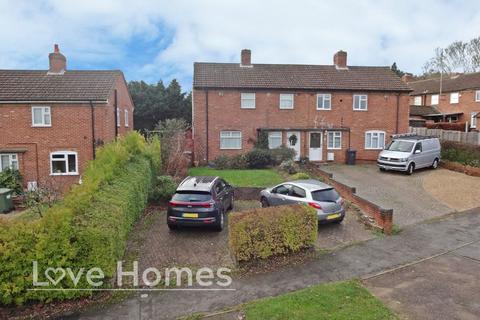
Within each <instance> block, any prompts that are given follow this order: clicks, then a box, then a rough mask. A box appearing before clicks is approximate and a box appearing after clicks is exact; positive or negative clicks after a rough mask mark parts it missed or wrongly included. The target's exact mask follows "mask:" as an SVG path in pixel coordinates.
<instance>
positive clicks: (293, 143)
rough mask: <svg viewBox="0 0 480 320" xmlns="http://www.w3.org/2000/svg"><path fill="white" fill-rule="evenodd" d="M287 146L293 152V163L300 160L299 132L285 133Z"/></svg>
mask: <svg viewBox="0 0 480 320" xmlns="http://www.w3.org/2000/svg"><path fill="white" fill-rule="evenodd" d="M287 146H288V147H289V148H292V149H293V150H295V152H296V154H295V161H298V160H300V146H301V143H300V132H298V131H289V132H287Z"/></svg>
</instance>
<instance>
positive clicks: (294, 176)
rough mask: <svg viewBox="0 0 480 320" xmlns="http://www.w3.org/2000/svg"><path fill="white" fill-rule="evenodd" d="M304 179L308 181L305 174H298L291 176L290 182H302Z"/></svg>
mask: <svg viewBox="0 0 480 320" xmlns="http://www.w3.org/2000/svg"><path fill="white" fill-rule="evenodd" d="M304 179H310V176H309V175H308V174H306V173H305V172H298V173H296V174H294V175H293V176H292V180H304Z"/></svg>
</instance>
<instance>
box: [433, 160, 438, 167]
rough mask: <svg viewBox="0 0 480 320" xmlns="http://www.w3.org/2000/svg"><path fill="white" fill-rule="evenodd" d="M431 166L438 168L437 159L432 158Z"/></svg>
mask: <svg viewBox="0 0 480 320" xmlns="http://www.w3.org/2000/svg"><path fill="white" fill-rule="evenodd" d="M432 168H433V169H437V168H438V159H435V160H433V164H432Z"/></svg>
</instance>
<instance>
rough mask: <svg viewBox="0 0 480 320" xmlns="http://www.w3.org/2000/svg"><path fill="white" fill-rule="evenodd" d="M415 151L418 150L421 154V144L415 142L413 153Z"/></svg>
mask: <svg viewBox="0 0 480 320" xmlns="http://www.w3.org/2000/svg"><path fill="white" fill-rule="evenodd" d="M417 150H420V152H422V143H421V142H417V145H416V146H415V150H414V151H413V152H416V151H417Z"/></svg>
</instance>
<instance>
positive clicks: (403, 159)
mask: <svg viewBox="0 0 480 320" xmlns="http://www.w3.org/2000/svg"><path fill="white" fill-rule="evenodd" d="M407 161H408V158H401V159H400V162H407Z"/></svg>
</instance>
